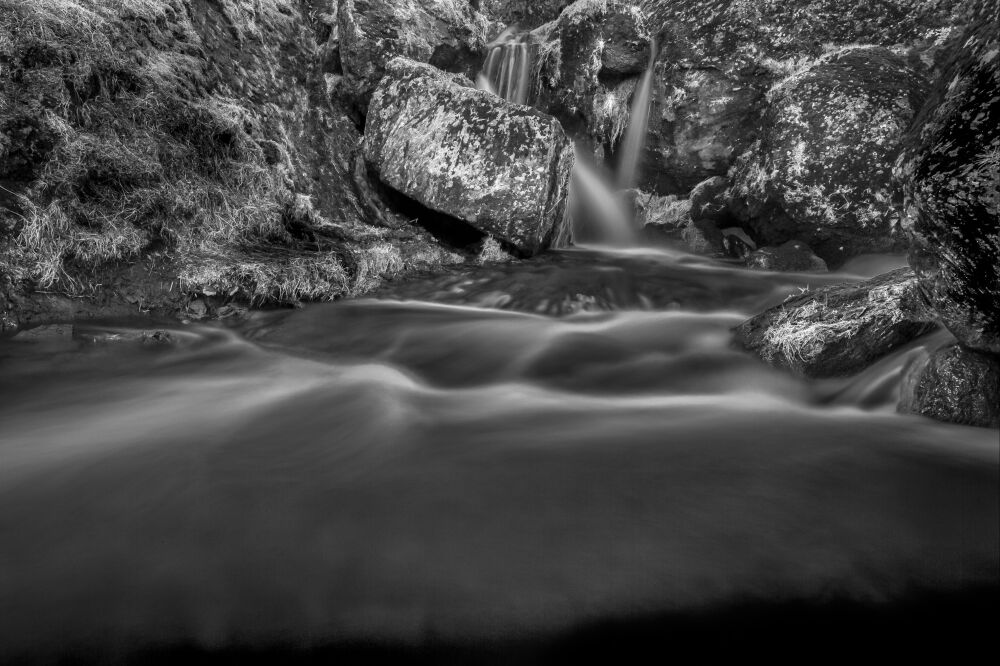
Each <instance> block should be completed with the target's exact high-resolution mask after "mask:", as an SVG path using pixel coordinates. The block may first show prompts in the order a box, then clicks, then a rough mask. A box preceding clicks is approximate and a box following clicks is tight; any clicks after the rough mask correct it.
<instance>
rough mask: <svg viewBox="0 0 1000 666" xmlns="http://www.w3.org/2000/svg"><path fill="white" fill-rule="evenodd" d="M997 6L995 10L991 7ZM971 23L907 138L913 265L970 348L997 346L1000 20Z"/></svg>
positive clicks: (979, 18) (904, 160) (904, 169)
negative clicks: (971, 25)
mask: <svg viewBox="0 0 1000 666" xmlns="http://www.w3.org/2000/svg"><path fill="white" fill-rule="evenodd" d="M988 8H992V14H991V13H990V12H989V11H987V10H988ZM996 12H997V9H996V5H995V3H989V2H982V3H980V4H979V10H978V12H977V13H976V14H975V15H974V17H973V27H972V28H971V29H970V30H969V31H968V32H967V33H965V34H964V35H963V36H962V37H961V38H960V39H959V40H958V42H957V49H956V52H955V54H954V57H953V60H952V62H951V64H950V65H949V66H948V67H947V69H946V70H945V73H944V75H943V76H942V78H941V79H940V81H939V82H938V83H937V86H936V89H935V90H934V92H933V93H932V95H931V97H930V98H929V99H928V102H927V105H926V106H925V107H924V109H923V111H922V112H921V115H920V117H919V118H918V119H917V121H916V123H915V124H914V128H913V130H912V131H911V133H910V134H909V135H908V137H907V139H906V148H905V151H904V153H903V154H902V155H901V156H900V160H899V163H898V167H897V177H898V178H899V180H900V181H901V182H902V184H903V190H904V195H905V207H906V211H907V217H906V226H907V227H908V228H909V229H910V231H911V236H912V245H911V249H910V265H911V266H912V267H913V269H914V271H915V272H916V274H917V277H918V279H919V283H920V289H921V292H922V293H923V295H924V296H925V297H926V299H927V301H928V303H929V304H930V305H931V306H932V307H933V308H934V309H935V310H936V311H937V313H938V316H939V317H940V319H941V322H942V323H943V324H944V325H945V326H946V327H948V329H949V330H950V331H951V332H952V333H953V334H954V335H955V337H957V338H958V339H959V341H961V342H962V344H964V345H966V346H967V347H969V348H972V349H979V350H984V351H990V352H993V353H1000V92H998V91H1000V21H998V20H997V18H996Z"/></svg>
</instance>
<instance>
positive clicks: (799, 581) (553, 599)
mask: <svg viewBox="0 0 1000 666" xmlns="http://www.w3.org/2000/svg"><path fill="white" fill-rule="evenodd" d="M887 267H889V266H888V264H887V263H886V261H877V262H874V263H873V264H872V265H871V266H862V265H858V266H857V270H858V271H860V272H862V273H864V272H867V273H868V274H873V273H874V272H877V271H878V270H881V269H885V268H887ZM848 279H858V275H850V276H848V275H834V276H823V277H817V276H815V275H812V276H796V275H777V274H763V273H748V272H745V271H742V270H738V269H731V268H729V267H726V266H723V265H720V264H713V263H710V262H708V261H707V260H702V259H694V258H690V257H684V256H680V255H671V254H642V253H631V254H630V253H619V254H616V255H609V254H600V253H595V252H586V251H576V252H567V253H562V254H559V255H556V256H554V257H551V258H549V259H545V260H542V261H539V262H534V263H532V264H528V265H526V266H521V267H516V268H498V269H484V270H482V271H479V272H474V273H469V272H463V273H458V272H456V273H454V274H450V275H445V276H443V277H439V278H436V279H433V280H430V279H428V280H423V281H418V282H415V283H412V284H404V285H398V286H394V287H393V288H392V289H391V290H387V291H386V292H385V293H384V294H383V296H385V297H386V298H387V299H389V300H363V301H355V302H345V303H339V304H331V305H322V306H313V307H307V308H304V309H302V310H297V311H287V312H278V313H270V314H266V315H260V316H258V317H257V318H256V319H254V320H252V321H251V322H249V323H248V324H246V325H245V326H244V327H243V328H241V329H240V330H228V329H224V328H220V327H207V326H188V327H178V328H174V329H171V330H169V331H168V333H169V338H170V340H169V341H168V342H166V343H162V344H160V343H156V344H154V343H149V342H147V343H146V344H139V343H135V342H129V341H127V340H124V341H122V340H119V341H110V340H111V339H112V338H114V337H115V336H118V337H119V338H128V337H129V335H132V334H134V333H135V331H134V330H130V329H127V328H115V327H107V326H104V327H102V326H91V327H77V329H76V337H75V338H74V339H72V340H62V341H56V342H51V343H47V344H32V343H26V342H18V341H16V340H14V341H7V342H3V343H0V661H3V659H4V658H5V657H11V656H14V655H18V656H24V655H43V656H46V655H52V654H64V653H67V652H71V653H74V654H78V655H79V654H84V655H88V656H90V655H93V656H96V657H97V658H99V659H103V658H105V657H108V656H114V657H122V656H123V655H124V656H128V655H133V656H134V655H136V654H139V655H145V656H150V654H151V653H150V652H149V651H150V650H153V651H156V650H159V649H161V648H171V649H176V648H191V649H195V650H199V651H201V650H207V651H209V652H208V654H209V655H210V654H212V652H211V651H213V650H217V649H223V648H224V649H230V650H232V649H236V650H243V649H256V648H275V647H278V648H281V649H295V650H299V649H307V648H316V647H319V646H331V645H332V646H337V645H354V646H357V645H372V644H375V645H386V644H390V645H402V646H419V645H451V644H461V645H466V646H469V645H472V646H476V645H481V646H492V647H490V650H494V651H499V652H498V653H499V654H501V655H503V654H505V653H504V648H503V646H507V647H509V648H511V649H514V647H515V646H521V647H520V648H518V649H522V648H523V642H524V641H529V642H530V641H531V640H535V639H538V640H542V639H541V638H539V637H545V636H550V635H552V636H556V635H560V636H561V635H565V634H564V633H560V632H570V634H569V635H573V636H577V637H578V638H583V639H586V636H588V635H590V634H587V632H586V631H584V632H583V633H579V632H580V631H581V630H580V627H588V626H597V624H600V623H606V622H612V623H614V622H619V623H620V626H644V627H646V628H647V629H649V632H650V635H658V634H657V633H656V632H657V631H658V630H656V629H654V628H653V627H656V626H658V625H655V624H649V625H643V624H642V622H643V621H642V620H638V619H637V620H636V621H635V622H632V621H631V620H630V618H651V617H660V616H661V615H662V616H664V617H667V618H673V621H674V624H675V626H682V627H686V628H684V629H683V631H684V632H685V633H684V635H685V636H692V635H696V636H699V637H703V638H704V640H707V641H716V640H718V639H719V635H718V633H717V632H716V633H713V632H712V627H713V626H718V627H719V628H720V630H721V631H723V632H726V633H729V634H731V632H732V631H733V628H734V626H736V625H739V626H745V622H744V623H742V624H741V622H742V621H741V620H739V619H738V618H739V617H742V616H739V615H735V616H734V615H726V613H732V612H737V611H733V610H732V609H739V608H743V607H749V608H753V609H755V610H753V611H747V613H746V614H745V615H746V616H747V617H750V616H752V617H756V618H757V620H758V621H760V618H761V617H765V618H766V617H769V616H768V615H767V613H768V612H771V611H770V610H767V609H770V608H774V607H776V605H782V604H785V603H788V604H792V606H790V607H791V608H798V606H796V604H806V605H808V607H809V608H814V607H817V606H816V604H819V607H823V608H827V607H830V604H834V606H836V605H837V604H841V605H843V604H847V606H846V607H845V608H846V610H844V611H843V612H840V614H839V615H837V617H838V619H839V620H843V619H844V618H846V617H859V616H863V617H868V616H867V615H864V613H872V612H876V613H877V612H881V611H880V610H879V609H884V608H889V609H890V610H891V609H893V608H897V607H898V608H903V607H904V603H903V602H904V601H906V600H909V599H913V598H917V599H918V600H924V601H920V602H919V603H918V604H917V607H921V608H923V609H924V611H922V612H924V615H921V617H923V618H924V620H925V621H926V622H927V623H929V624H930V625H931V626H934V625H935V624H937V623H941V622H945V623H947V622H948V621H949V620H950V621H952V622H953V623H957V622H958V621H957V620H955V616H954V613H955V612H959V613H960V612H961V611H963V609H964V610H965V611H968V612H969V614H970V615H974V616H975V617H978V618H979V619H980V620H981V619H982V618H983V616H982V613H983V612H987V613H993V614H994V616H995V614H996V609H997V604H996V598H997V597H996V594H995V590H996V589H997V586H998V583H1000V581H998V566H1000V564H998V562H1000V546H998V540H1000V536H998V522H1000V510H998V503H1000V490H998V464H1000V442H998V435H997V432H996V431H995V430H986V429H977V428H967V427H960V426H950V425H944V424H939V423H935V422H932V421H929V420H926V419H922V418H918V417H910V416H901V415H897V414H896V413H895V412H894V404H895V397H896V392H897V390H898V378H899V373H900V369H901V367H902V365H903V364H904V363H905V362H906V360H907V358H909V357H910V356H912V355H913V354H915V353H917V352H918V351H919V347H921V346H927V345H934V344H938V343H940V341H941V340H942V339H943V336H942V335H940V334H938V335H937V336H931V337H930V338H929V339H925V340H921V341H918V342H917V343H916V344H914V345H912V346H911V347H909V348H906V349H902V350H900V351H898V352H897V353H895V354H894V355H893V356H891V357H890V358H888V359H886V360H884V361H883V362H881V363H880V364H878V365H877V366H875V367H874V368H871V369H870V370H868V371H866V372H865V373H863V374H862V375H861V376H858V377H854V378H849V379H844V380H836V381H825V382H810V383H807V382H803V381H799V380H796V379H793V378H791V377H789V376H786V375H784V374H782V373H779V372H775V371H772V370H770V369H768V368H766V367H764V366H763V365H761V364H760V363H759V362H757V361H756V360H754V359H753V358H751V357H749V356H747V355H744V354H742V353H741V352H737V351H734V350H732V349H730V348H729V339H730V338H729V333H728V331H729V329H730V328H731V327H732V326H734V325H735V324H737V323H738V322H740V321H741V320H742V318H744V317H745V316H747V315H749V314H751V313H753V312H756V311H759V310H760V309H762V308H763V307H765V306H767V305H771V304H774V303H779V302H781V301H782V300H783V299H784V298H785V297H786V296H787V295H789V294H791V293H798V291H799V288H800V287H804V286H805V285H806V284H810V285H812V286H817V285H819V284H829V283H832V282H838V281H844V280H848ZM428 299H430V300H434V301H436V303H431V302H428ZM496 308H508V309H496ZM553 314H559V315H561V316H558V317H557V316H553ZM95 341H96V342H95ZM983 594H985V597H984V596H982V595H983ZM963 595H972V597H975V598H976V599H977V601H976V602H975V605H974V608H973V606H970V605H968V604H967V603H966V600H967V598H971V597H967V596H963ZM976 595H979V596H976ZM938 598H940V599H944V601H942V602H941V605H939V606H938V605H935V604H934V603H931V602H927V601H926V600H927V599H932V600H933V599H938ZM983 599H985V601H983ZM920 603H923V604H924V605H923V606H920V605H919V604H920ZM970 603H971V602H970ZM859 604H860V605H859ZM887 604H888V606H887ZM892 604H897V605H896V606H893V605H892ZM781 607H784V606H781ZM837 607H838V608H839V606H837ZM761 608H764V610H761ZM906 608H911V606H906ZM872 609H875V610H874V611H873V610H872ZM970 609H971V610H970ZM984 609H985V611H984ZM824 612H825V611H824ZM838 612H839V611H838ZM704 613H709V615H708V616H707V617H709V619H710V620H711V618H715V619H714V620H712V621H715V622H716V625H712V624H711V622H709V624H707V625H699V626H698V627H694V626H692V625H691V624H690V622H691V620H690V618H691V617H700V615H699V614H704ZM712 613H716V615H711V614H712ZM761 613H763V615H761ZM859 613H860V615H859ZM719 614H721V615H719ZM794 617H799V611H798V610H795V611H792V612H790V613H786V614H784V615H781V616H780V617H777V616H776V618H775V620H774V622H775V623H787V622H788V621H789V618H794ZM719 618H729V619H728V620H725V619H719ZM733 618H737V619H733ZM827 621H828V618H827V617H826V616H824V615H819V616H817V624H818V625H822V624H824V623H826V622H827ZM678 622H680V623H681V624H677V623H678ZM685 622H686V623H688V624H684V623H685ZM727 622H728V624H727ZM866 622H867V621H866ZM962 622H964V620H962ZM595 623H597V624H595ZM630 623H631V624H630ZM734 623H735V624H734ZM765 624H766V623H765ZM772 625H773V623H772ZM601 626H606V625H601ZM615 626H619V625H615ZM782 626H785V625H782ZM788 626H791V625H788ZM865 626H870V623H869V624H866V625H865ZM962 626H966V625H962ZM772 629H773V626H772ZM595 631H597V634H594V635H597V636H604V635H605V634H601V633H600V630H596V629H595ZM699 631H700V632H701V633H698V632H699ZM572 632H577V633H576V634H573V633H572ZM690 632H694V633H690ZM607 635H608V636H609V637H610V636H618V634H607ZM633 638H634V637H633ZM841 638H842V637H841ZM609 640H617V639H614V638H609ZM699 640H702V639H701V638H699ZM837 640H840V639H837ZM584 644H586V640H584ZM497 646H500V647H497ZM469 649H470V650H472V651H473V652H475V650H474V649H473V648H469ZM484 649H485V648H484ZM588 649H589V648H588ZM487 651H489V650H487ZM171 654H173V653H171ZM184 654H185V655H186V657H190V654H187V653H184ZM198 654H200V655H201V656H205V654H206V653H204V652H198ZM228 654H230V655H232V654H233V653H228ZM236 654H237V655H238V657H237V658H235V660H236V661H240V660H241V659H242V657H239V655H244V653H242V652H237V653H236ZM269 654H271V656H272V657H273V656H274V653H269ZM393 654H394V656H396V657H399V656H400V654H395V653H393ZM401 654H402V656H404V657H405V656H412V655H410V653H406V652H405V651H404V652H403V653H401ZM463 655H464V656H465V657H467V656H468V655H467V654H465V653H463ZM563 656H565V655H563ZM278 661H280V659H278ZM500 661H505V660H504V659H502V658H501V659H500Z"/></svg>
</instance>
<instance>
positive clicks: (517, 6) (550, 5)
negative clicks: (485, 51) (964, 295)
mask: <svg viewBox="0 0 1000 666" xmlns="http://www.w3.org/2000/svg"><path fill="white" fill-rule="evenodd" d="M569 4H571V2H570V0H481V2H480V3H479V5H480V8H481V9H482V10H483V11H485V12H486V13H487V14H489V15H490V16H491V17H492V18H495V19H497V20H499V21H502V22H503V23H504V24H505V25H517V26H519V27H520V28H522V29H525V30H530V29H532V28H537V27H538V26H540V25H542V24H543V23H547V22H549V21H552V20H554V19H556V18H558V17H559V13H560V12H562V10H563V9H564V8H565V7H566V6H567V5H569Z"/></svg>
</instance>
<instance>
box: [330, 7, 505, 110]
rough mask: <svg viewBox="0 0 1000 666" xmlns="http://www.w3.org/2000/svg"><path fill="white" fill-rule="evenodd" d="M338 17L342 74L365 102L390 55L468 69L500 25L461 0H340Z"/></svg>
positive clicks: (456, 69)
mask: <svg viewBox="0 0 1000 666" xmlns="http://www.w3.org/2000/svg"><path fill="white" fill-rule="evenodd" d="M337 20H338V32H339V37H340V61H341V64H342V67H343V70H344V75H345V76H346V77H347V79H348V80H349V82H350V84H351V87H352V91H351V92H352V93H353V94H354V95H356V97H357V100H358V103H359V104H360V105H361V107H363V108H364V107H367V105H368V101H369V100H370V98H371V93H372V91H373V90H374V89H375V86H376V85H377V84H378V82H379V80H380V79H381V78H382V76H383V75H384V74H385V66H386V64H387V63H388V62H389V61H390V60H392V59H393V58H394V57H396V56H405V57H407V58H410V59H412V60H416V61H419V62H429V63H431V64H432V65H434V66H436V67H438V68H440V69H443V70H446V71H451V72H461V73H464V74H470V75H471V74H473V73H474V72H475V71H476V70H477V69H478V68H479V65H480V64H481V63H482V60H483V56H484V55H485V47H486V42H487V40H489V39H490V38H491V37H493V36H494V35H495V33H497V32H499V31H500V30H501V29H502V26H499V25H497V24H496V23H494V22H492V21H490V20H489V19H488V18H486V17H485V16H484V15H483V14H482V13H480V12H478V11H476V9H474V8H473V7H472V6H471V4H470V3H469V2H465V1H463V0H340V4H339V6H338V9H337Z"/></svg>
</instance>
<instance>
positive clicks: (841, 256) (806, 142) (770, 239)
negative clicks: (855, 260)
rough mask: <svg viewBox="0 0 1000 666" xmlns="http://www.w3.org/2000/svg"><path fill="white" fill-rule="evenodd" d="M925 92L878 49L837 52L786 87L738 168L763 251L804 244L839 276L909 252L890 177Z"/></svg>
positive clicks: (747, 220) (777, 90)
mask: <svg viewBox="0 0 1000 666" xmlns="http://www.w3.org/2000/svg"><path fill="white" fill-rule="evenodd" d="M926 92H927V88H926V82H925V80H924V78H923V77H922V75H921V74H920V73H919V72H918V71H916V70H914V69H913V68H912V67H911V66H910V65H908V64H907V63H906V62H904V61H903V60H902V59H901V58H899V57H897V56H896V55H894V54H893V53H891V52H890V51H888V50H887V49H883V48H879V47H851V48H846V49H843V50H840V51H836V52H833V53H830V54H828V55H826V56H824V57H822V58H821V59H820V60H819V61H818V62H817V63H815V64H813V65H811V66H809V67H808V68H806V69H804V70H803V71H801V72H797V73H795V74H792V75H791V76H789V77H787V78H786V79H784V80H782V81H781V82H779V83H778V84H777V85H776V86H775V87H774V88H773V89H772V90H771V92H770V94H769V97H770V104H769V108H768V111H767V113H766V115H765V119H764V126H763V131H762V136H761V139H760V142H759V144H758V145H757V146H755V147H753V148H752V149H751V151H750V152H749V153H747V154H746V155H744V156H743V157H741V159H740V161H739V163H738V164H737V166H736V167H735V173H734V179H733V180H734V183H733V188H732V195H733V203H734V210H735V211H736V212H737V214H738V215H739V217H740V218H741V221H742V222H744V224H745V226H747V227H748V228H749V229H750V230H751V231H752V234H753V235H754V237H755V238H756V239H757V240H758V242H760V243H761V244H768V245H775V244H780V243H783V242H786V241H788V240H791V239H799V240H802V241H804V242H806V243H808V244H809V245H810V246H812V247H813V249H814V250H815V252H816V253H817V254H818V255H819V256H820V257H822V258H823V259H824V260H825V261H827V263H829V264H830V265H831V266H834V267H836V266H838V265H840V264H841V263H843V262H844V261H845V260H846V259H848V258H849V257H851V256H854V255H857V254H861V253H865V252H883V251H889V250H893V249H898V248H900V247H902V245H903V243H904V242H905V237H904V235H903V234H902V232H901V229H900V226H899V214H898V208H897V207H896V206H895V205H894V203H895V201H896V200H897V199H898V188H897V187H896V186H895V185H894V183H893V180H892V169H893V165H894V163H895V161H896V158H897V157H898V155H899V151H900V148H901V141H902V137H903V135H904V133H905V132H906V131H907V129H908V128H909V126H910V123H911V122H912V121H913V118H914V116H915V115H916V112H917V110H918V109H919V108H920V105H921V103H922V102H923V100H924V97H925V96H926Z"/></svg>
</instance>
